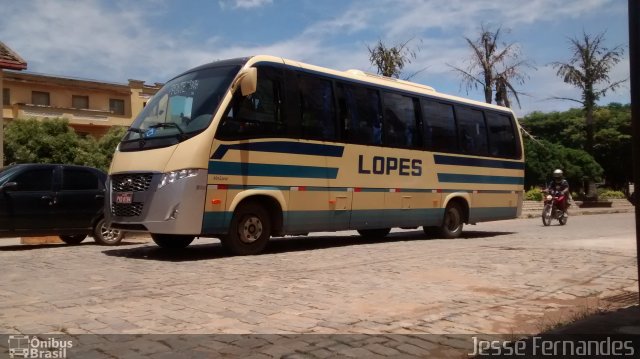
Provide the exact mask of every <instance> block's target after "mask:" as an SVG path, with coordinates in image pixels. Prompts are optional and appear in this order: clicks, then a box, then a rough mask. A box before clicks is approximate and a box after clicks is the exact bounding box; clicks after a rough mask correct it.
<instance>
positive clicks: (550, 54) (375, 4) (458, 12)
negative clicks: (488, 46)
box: [0, 0, 630, 116]
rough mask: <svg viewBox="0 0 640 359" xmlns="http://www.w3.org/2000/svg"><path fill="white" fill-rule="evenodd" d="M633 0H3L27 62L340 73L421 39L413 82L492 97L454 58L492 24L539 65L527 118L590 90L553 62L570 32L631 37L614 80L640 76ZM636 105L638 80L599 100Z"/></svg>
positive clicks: (166, 73) (8, 38)
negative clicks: (256, 61)
mask: <svg viewBox="0 0 640 359" xmlns="http://www.w3.org/2000/svg"><path fill="white" fill-rule="evenodd" d="M627 16H628V15H627V1H625V0H322V1H321V0H136V1H125V0H20V1H18V0H0V18H1V19H2V21H0V41H2V42H4V43H5V44H6V45H7V46H9V47H10V48H12V49H13V50H14V51H16V52H17V53H18V54H19V55H20V56H21V57H22V58H24V59H25V60H26V61H27V63H28V71H31V72H37V73H43V74H49V75H57V76H69V77H77V78H85V79H93V80H99V81H106V82H116V83H127V80H128V79H138V80H144V81H146V82H147V83H150V84H153V83H155V82H160V83H163V82H166V81H167V80H168V79H170V78H171V77H173V76H175V75H177V74H179V73H181V72H183V71H185V70H188V69H189V68H192V67H195V66H198V65H201V64H204V63H208V62H211V61H216V60H222V59H227V58H233V57H244V56H250V55H257V54H267V55H275V56H280V57H285V58H289V59H292V60H297V61H302V62H306V63H311V64H314V65H319V66H325V67H330V68H334V69H337V70H348V69H360V70H363V71H368V72H375V68H374V67H373V66H372V65H371V64H370V62H369V52H368V50H367V46H373V45H375V43H376V42H377V41H378V40H382V41H383V42H384V43H386V44H389V45H395V44H399V43H403V42H405V41H407V40H410V42H409V47H410V48H412V49H413V50H415V52H416V58H415V59H413V61H412V63H411V64H409V65H408V66H407V68H406V69H405V73H406V74H411V73H415V72H418V74H417V75H415V76H414V77H413V78H412V79H411V81H415V82H419V83H422V84H426V85H429V86H432V87H434V88H435V89H436V90H437V91H439V92H443V93H448V94H453V95H458V96H463V97H467V98H472V99H476V100H480V101H484V95H483V93H482V91H481V89H474V88H472V89H469V90H468V89H467V88H466V87H465V86H462V85H461V78H460V76H459V75H458V74H457V73H456V72H455V71H453V70H452V66H457V67H460V68H466V67H467V66H468V61H467V59H468V58H469V57H470V55H471V52H470V48H469V46H468V44H467V43H466V40H465V37H468V38H471V39H475V38H477V36H478V34H479V31H480V30H479V29H480V27H481V25H484V26H485V27H488V28H491V29H497V28H498V27H500V28H501V29H502V35H503V36H502V39H503V40H504V41H505V42H506V43H513V44H515V46H517V48H518V49H519V51H520V53H521V57H522V59H526V60H527V61H528V62H530V63H531V65H532V67H531V68H526V69H525V71H524V72H525V73H526V74H527V77H528V78H527V79H526V80H525V82H524V84H522V85H518V86H517V89H518V90H519V91H521V92H522V93H524V94H525V95H522V96H521V98H520V100H521V105H522V106H521V108H518V106H517V105H514V106H513V107H514V111H516V113H517V114H518V115H519V116H523V115H526V114H527V113H530V112H532V111H544V112H548V111H563V110H566V109H568V108H571V107H577V106H579V104H577V103H575V102H570V101H558V100H550V98H551V97H568V98H574V99H579V98H580V92H579V90H578V89H577V88H574V87H572V86H570V85H567V84H564V83H563V82H562V80H561V78H559V77H558V76H557V75H556V71H555V70H554V68H553V66H552V65H551V63H552V62H554V61H559V62H567V61H568V60H569V59H570V57H571V55H572V53H571V50H570V44H569V39H570V38H576V37H579V36H582V34H583V32H584V33H587V34H591V35H596V34H599V33H602V32H605V35H604V37H605V42H604V45H605V46H606V47H608V48H613V47H615V46H618V45H621V46H623V48H624V55H623V58H622V61H620V63H619V64H618V65H616V66H615V67H614V68H613V69H612V70H611V73H610V77H611V80H613V81H616V80H623V79H626V78H628V77H629V58H628V54H629V51H628V42H629V34H628V18H627ZM609 102H620V103H629V102H630V95H629V84H628V82H627V83H626V84H625V85H623V86H622V87H621V88H619V89H618V90H617V91H616V92H615V93H611V92H609V93H607V96H606V97H604V98H602V100H601V101H600V104H607V103H609Z"/></svg>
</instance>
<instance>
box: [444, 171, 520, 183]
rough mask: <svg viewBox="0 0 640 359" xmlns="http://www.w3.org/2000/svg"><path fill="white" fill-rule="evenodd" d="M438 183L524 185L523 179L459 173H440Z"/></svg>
mask: <svg viewBox="0 0 640 359" xmlns="http://www.w3.org/2000/svg"><path fill="white" fill-rule="evenodd" d="M438 181H440V182H447V183H482V184H513V185H522V184H524V178H523V177H510V176H485V175H467V174H459V173H438Z"/></svg>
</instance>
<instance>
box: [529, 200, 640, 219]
mask: <svg viewBox="0 0 640 359" xmlns="http://www.w3.org/2000/svg"><path fill="white" fill-rule="evenodd" d="M611 202H612V203H611V207H601V208H597V207H595V208H580V207H579V206H578V205H577V203H580V202H574V204H573V205H571V206H570V207H569V216H570V217H571V216H581V215H585V214H608V213H629V212H633V211H635V207H634V206H633V205H632V204H631V203H630V202H629V201H627V200H626V199H613V200H611ZM543 207H544V203H543V202H542V201H524V203H523V204H522V214H520V218H536V217H540V214H541V213H542V208H543Z"/></svg>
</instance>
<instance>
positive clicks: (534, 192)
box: [524, 187, 542, 201]
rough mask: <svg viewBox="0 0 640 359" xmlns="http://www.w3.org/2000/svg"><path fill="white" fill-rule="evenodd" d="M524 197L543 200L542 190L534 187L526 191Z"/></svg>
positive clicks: (531, 199) (528, 199)
mask: <svg viewBox="0 0 640 359" xmlns="http://www.w3.org/2000/svg"><path fill="white" fill-rule="evenodd" d="M524 199H525V200H527V201H542V190H540V188H538V187H533V188H531V189H530V190H528V191H527V192H525V194H524Z"/></svg>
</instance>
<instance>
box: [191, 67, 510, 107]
mask: <svg viewBox="0 0 640 359" xmlns="http://www.w3.org/2000/svg"><path fill="white" fill-rule="evenodd" d="M265 62H268V63H273V64H277V65H279V66H284V67H290V68H295V69H301V70H303V71H306V72H310V73H314V74H318V75H324V76H329V77H333V78H337V79H342V80H347V81H351V82H358V83H362V84H369V85H373V86H380V87H386V88H391V89H395V90H400V91H403V92H409V93H413V94H419V95H426V96H429V97H435V98H441V99H445V100H450V101H454V102H458V103H463V104H469V105H473V106H480V107H485V108H491V109H494V110H498V111H503V112H511V113H513V111H511V109H510V108H508V107H502V106H497V105H494V104H488V103H485V102H481V101H476V100H471V99H468V98H464V97H459V96H454V95H448V94H444V93H441V92H437V91H436V90H435V89H434V88H433V87H431V86H427V85H423V84H419V83H415V82H410V81H405V80H399V79H395V78H391V77H387V76H381V75H377V74H372V73H367V72H364V71H361V70H355V69H351V70H347V71H339V70H334V69H330V68H326V67H322V66H316V65H311V64H307V63H303V62H299V61H295V60H289V59H285V58H282V57H276V56H270V55H255V56H250V57H242V58H234V59H228V60H222V61H215V62H211V63H208V64H204V65H201V66H198V67H196V68H193V69H190V70H188V71H185V72H184V73H183V74H185V73H189V72H192V71H197V70H202V69H205V68H209V67H217V66H233V65H236V66H244V67H251V66H254V65H256V64H258V63H265ZM181 75H182V74H181ZM514 117H516V116H515V114H514Z"/></svg>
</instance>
